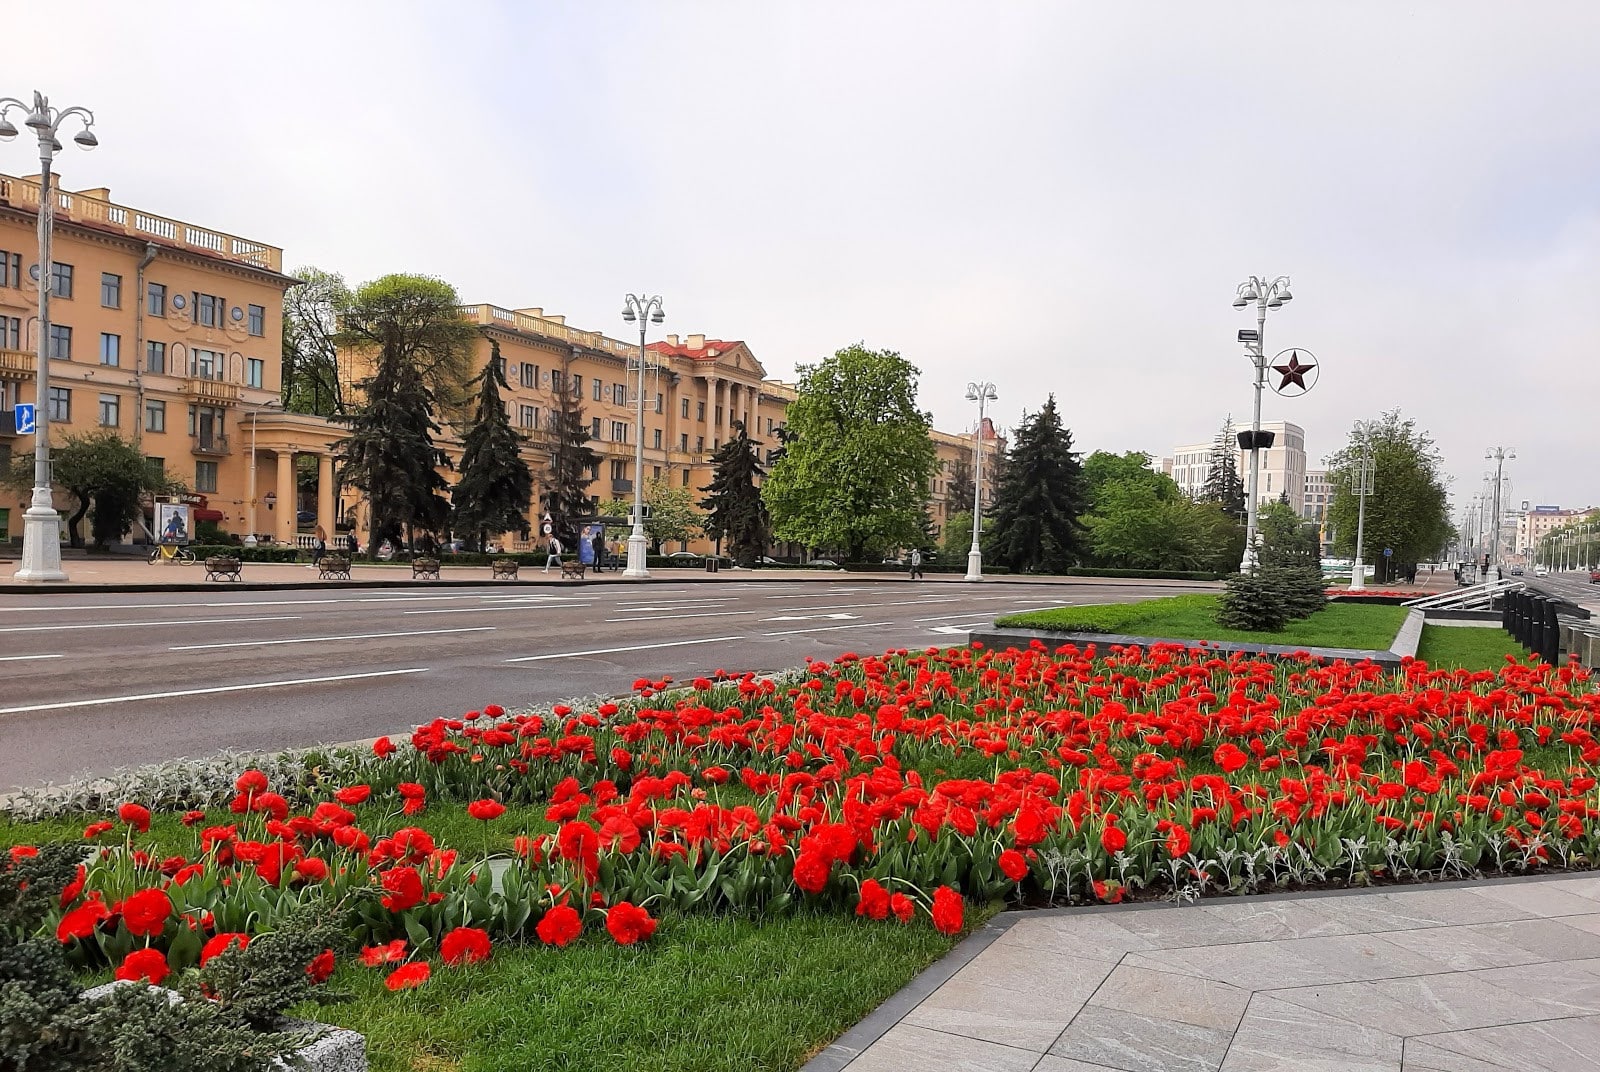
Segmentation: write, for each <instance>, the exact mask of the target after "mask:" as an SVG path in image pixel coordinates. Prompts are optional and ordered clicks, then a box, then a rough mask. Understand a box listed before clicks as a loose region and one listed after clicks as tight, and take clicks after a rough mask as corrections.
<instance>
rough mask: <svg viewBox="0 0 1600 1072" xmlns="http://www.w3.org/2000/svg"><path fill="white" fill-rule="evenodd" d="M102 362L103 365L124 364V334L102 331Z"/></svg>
mask: <svg viewBox="0 0 1600 1072" xmlns="http://www.w3.org/2000/svg"><path fill="white" fill-rule="evenodd" d="M100 363H101V364H102V365H120V364H122V336H121V335H113V334H111V333H110V332H107V331H102V332H101V333H100Z"/></svg>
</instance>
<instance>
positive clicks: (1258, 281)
mask: <svg viewBox="0 0 1600 1072" xmlns="http://www.w3.org/2000/svg"><path fill="white" fill-rule="evenodd" d="M1293 298H1294V295H1293V294H1291V293H1290V292H1289V277H1288V276H1286V275H1280V276H1279V277H1278V278H1276V279H1274V280H1272V282H1270V283H1269V282H1266V280H1265V279H1264V278H1263V277H1259V276H1251V277H1250V278H1249V279H1247V280H1245V281H1244V282H1243V283H1240V284H1239V293H1238V296H1237V297H1235V298H1234V299H1233V307H1234V308H1235V309H1243V308H1245V307H1246V306H1248V305H1250V304H1251V303H1252V302H1253V303H1255V307H1256V328H1255V330H1254V331H1251V330H1250V329H1248V328H1245V329H1243V330H1241V331H1240V332H1239V341H1240V342H1242V343H1244V344H1245V350H1246V351H1247V353H1248V354H1249V356H1250V360H1251V361H1252V362H1253V363H1254V364H1255V373H1256V375H1255V386H1256V396H1255V414H1254V416H1253V417H1252V418H1251V421H1250V448H1249V449H1250V499H1249V502H1248V509H1249V515H1248V517H1249V520H1248V523H1247V524H1246V527H1245V541H1244V560H1243V561H1242V562H1241V563H1240V564H1239V571H1240V572H1241V573H1254V572H1255V568H1256V525H1257V522H1258V520H1259V519H1260V516H1261V483H1260V482H1261V391H1262V389H1263V388H1264V387H1266V381H1267V349H1266V346H1267V310H1268V309H1280V308H1282V307H1283V303H1284V302H1287V301H1290V300H1292V299H1293ZM1240 438H1241V439H1242V438H1243V437H1242V436H1241V437H1240Z"/></svg>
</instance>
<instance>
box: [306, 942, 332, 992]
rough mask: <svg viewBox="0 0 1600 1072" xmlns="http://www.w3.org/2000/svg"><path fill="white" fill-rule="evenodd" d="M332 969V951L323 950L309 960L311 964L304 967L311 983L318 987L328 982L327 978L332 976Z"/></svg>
mask: <svg viewBox="0 0 1600 1072" xmlns="http://www.w3.org/2000/svg"><path fill="white" fill-rule="evenodd" d="M333 968H334V957H333V950H331V949H324V950H323V951H322V952H320V953H318V954H317V955H316V956H314V957H312V958H311V963H310V964H307V965H306V974H307V975H309V976H311V981H312V982H313V983H317V984H319V985H320V984H322V983H325V982H327V981H328V977H329V976H330V975H332V974H333Z"/></svg>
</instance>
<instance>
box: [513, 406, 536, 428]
mask: <svg viewBox="0 0 1600 1072" xmlns="http://www.w3.org/2000/svg"><path fill="white" fill-rule="evenodd" d="M517 423H518V424H519V425H520V426H522V427H523V428H537V427H539V407H537V406H523V407H522V408H521V411H520V412H519V414H518V419H517Z"/></svg>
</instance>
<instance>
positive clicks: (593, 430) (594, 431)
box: [589, 417, 600, 439]
mask: <svg viewBox="0 0 1600 1072" xmlns="http://www.w3.org/2000/svg"><path fill="white" fill-rule="evenodd" d="M589 438H590V439H599V438H600V418H599V417H596V418H595V419H594V420H592V421H590V422H589Z"/></svg>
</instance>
